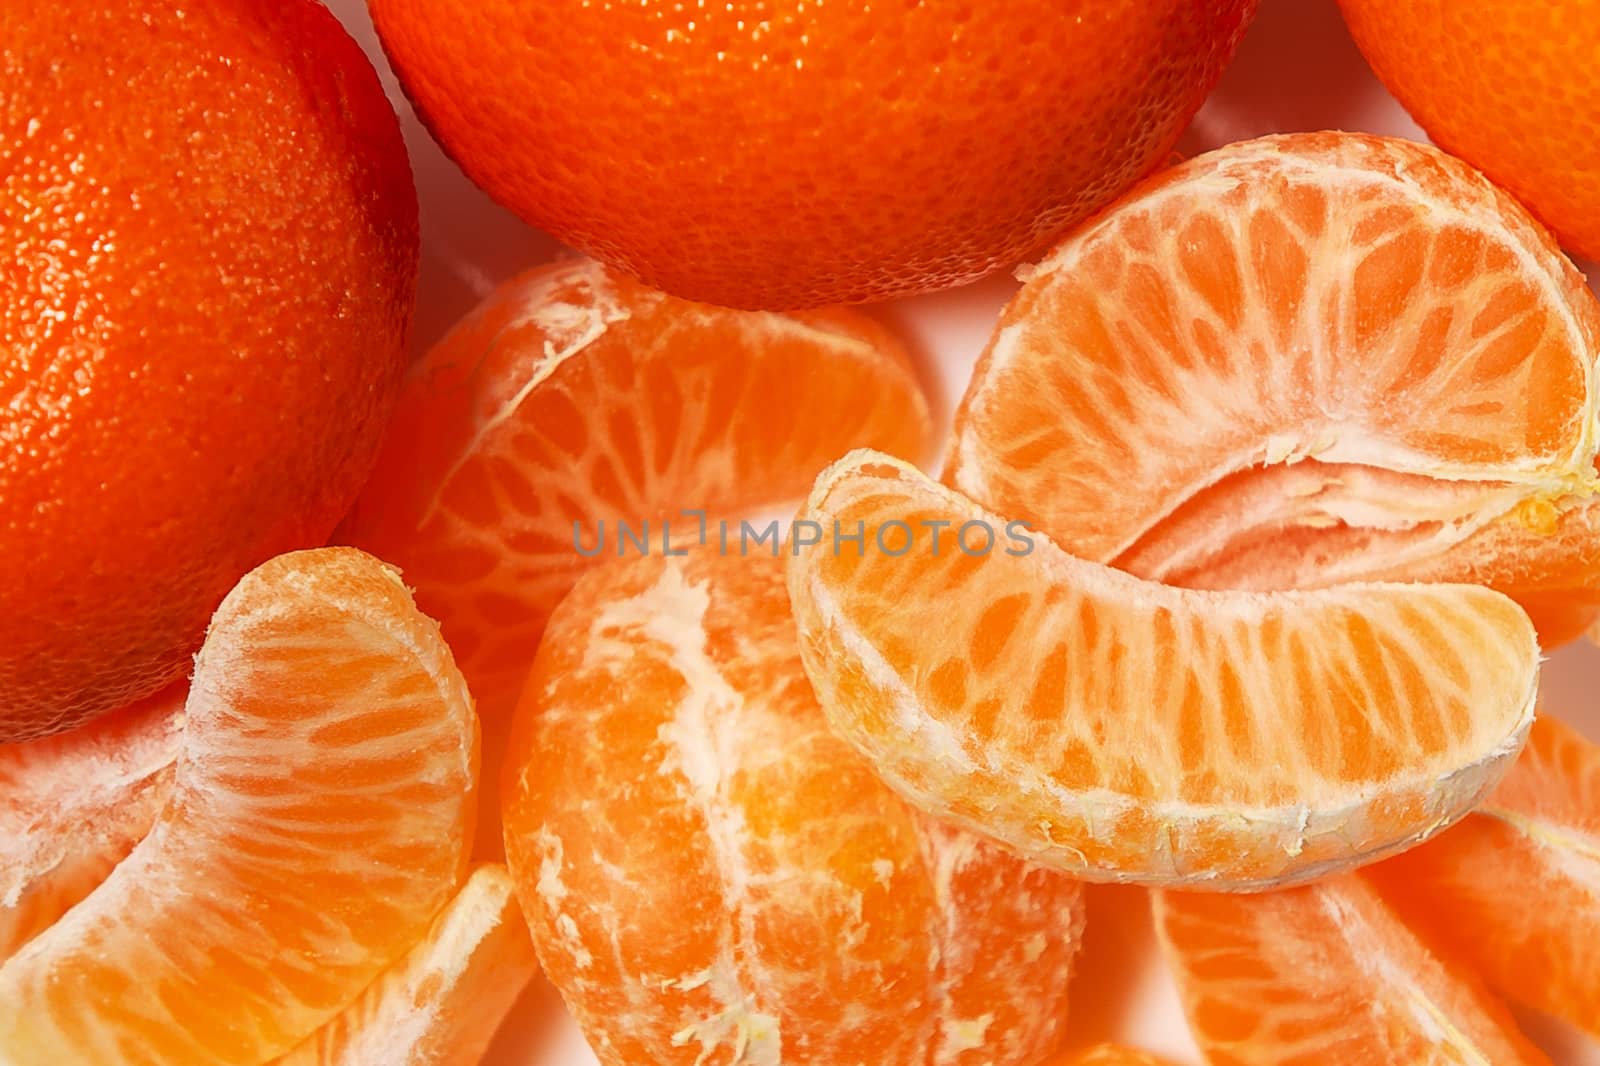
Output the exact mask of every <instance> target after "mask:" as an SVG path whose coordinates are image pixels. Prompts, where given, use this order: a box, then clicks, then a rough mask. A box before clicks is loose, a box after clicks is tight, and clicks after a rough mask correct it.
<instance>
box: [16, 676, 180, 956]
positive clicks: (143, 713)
mask: <svg viewBox="0 0 1600 1066" xmlns="http://www.w3.org/2000/svg"><path fill="white" fill-rule="evenodd" d="M187 688H188V686H187V685H184V684H177V685H172V686H169V687H168V688H166V689H164V690H162V691H161V692H159V693H157V694H156V695H154V696H151V697H149V698H148V699H144V700H140V701H139V702H137V703H135V704H132V705H131V706H128V707H124V708H122V709H121V710H118V711H113V712H112V713H111V714H108V715H103V716H101V717H100V718H97V719H95V720H94V721H93V722H91V723H89V724H88V725H85V726H80V727H79V728H77V729H75V730H72V731H70V732H66V733H57V734H55V735H54V736H50V737H45V738H44V739H42V740H29V741H23V742H21V743H17V744H4V745H0V962H3V961H4V960H5V959H7V958H9V957H10V956H11V955H12V954H13V953H14V952H15V951H16V950H17V949H18V948H19V947H21V946H22V945H23V944H24V943H26V942H27V941H28V940H30V939H32V937H33V936H34V935H35V934H37V933H38V932H39V931H40V930H42V929H44V928H46V927H47V926H49V925H50V923H52V922H54V921H55V920H56V919H57V918H59V917H61V915H62V914H64V913H66V911H67V908H69V907H71V906H72V905H73V904H74V903H77V902H78V901H79V900H80V899H82V898H83V897H84V896H87V895H88V894H89V892H90V891H91V890H92V889H93V888H94V886H96V885H98V884H99V883H100V882H101V881H103V880H105V878H106V875H107V874H109V873H110V872H111V868H112V867H114V866H115V865H116V864H117V863H119V862H121V861H122V859H123V858H124V857H125V856H126V855H127V854H128V853H129V852H130V851H132V850H133V847H134V845H135V844H137V843H138V842H139V841H140V840H142V839H144V836H145V834H146V833H148V832H149V831H150V827H151V826H152V825H154V824H155V820H156V816H157V815H158V814H160V813H161V808H162V807H163V806H165V805H166V802H167V795H168V793H169V792H170V791H171V789H172V768H173V764H174V762H175V761H176V760H177V757H178V749H179V747H180V746H181V744H182V738H183V723H184V718H183V698H184V693H185V692H186V691H187Z"/></svg>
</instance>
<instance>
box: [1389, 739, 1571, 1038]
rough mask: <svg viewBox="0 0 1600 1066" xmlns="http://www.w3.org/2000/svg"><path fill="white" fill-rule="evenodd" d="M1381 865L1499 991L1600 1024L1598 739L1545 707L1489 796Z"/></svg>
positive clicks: (1394, 894)
mask: <svg viewBox="0 0 1600 1066" xmlns="http://www.w3.org/2000/svg"><path fill="white" fill-rule="evenodd" d="M1372 875H1373V877H1374V878H1375V879H1376V880H1377V882H1378V884H1379V886H1380V887H1381V888H1383V890H1384V891H1385V892H1386V893H1387V894H1388V896H1389V898H1390V899H1391V900H1392V901H1394V903H1395V904H1396V905H1397V906H1398V908H1399V910H1400V912H1401V913H1402V914H1403V915H1405V917H1406V918H1407V920H1409V921H1412V922H1413V923H1415V924H1416V925H1417V926H1418V927H1419V928H1421V929H1424V930H1425V931H1427V932H1428V933H1429V934H1430V935H1432V936H1433V937H1434V938H1436V939H1437V941H1438V942H1440V943H1442V944H1444V945H1446V946H1447V947H1448V948H1449V950H1450V951H1451V952H1452V953H1454V954H1456V955H1457V956H1459V957H1460V958H1462V959H1464V960H1465V961H1467V962H1470V963H1471V964H1472V966H1473V968H1474V969H1476V970H1477V971H1478V972H1479V973H1480V974H1482V975H1483V976H1484V978H1485V980H1487V981H1488V983H1489V984H1490V985H1491V986H1492V987H1494V988H1495V989H1496V990H1497V991H1498V992H1500V994H1502V995H1504V996H1506V997H1507V998H1509V999H1514V1000H1517V1001H1519V1002H1522V1003H1526V1004H1527V1005H1529V1006H1531V1007H1535V1008H1537V1009H1539V1010H1543V1011H1547V1012H1548V1013H1551V1014H1555V1015H1558V1016H1560V1017H1563V1018H1565V1019H1567V1020H1568V1021H1570V1022H1572V1023H1573V1024H1575V1025H1578V1026H1580V1027H1582V1028H1585V1029H1587V1030H1589V1031H1590V1032H1591V1033H1595V1034H1597V1035H1600V745H1595V744H1592V743H1590V742H1589V741H1587V740H1585V739H1584V738H1583V737H1582V736H1580V735H1579V734H1577V733H1576V732H1574V731H1573V730H1572V729H1570V728H1569V727H1567V726H1565V725H1563V724H1562V723H1561V722H1560V721H1558V720H1557V719H1554V718H1551V717H1550V716H1549V715H1541V716H1540V717H1539V718H1537V719H1535V720H1534V723H1533V730H1532V732H1530V733H1529V736H1528V746H1527V747H1526V748H1525V749H1524V750H1523V753H1522V755H1521V757H1520V758H1518V760H1517V762H1516V764H1515V765H1514V766H1513V767H1512V768H1511V771H1510V773H1508V774H1507V775H1506V777H1505V780H1503V781H1501V782H1500V786H1499V787H1498V788H1497V789H1495V791H1494V793H1493V794H1492V795H1491V796H1490V797H1489V799H1488V801H1487V802H1485V803H1484V804H1483V805H1482V806H1481V807H1479V808H1478V809H1477V811H1476V812H1475V813H1473V814H1472V815H1471V816H1470V817H1468V818H1466V819H1465V820H1464V821H1463V822H1462V823H1461V824H1460V825H1458V826H1456V827H1455V828H1453V829H1451V830H1450V831H1449V832H1448V833H1444V834H1442V835H1441V836H1440V837H1439V838H1438V839H1437V840H1433V841H1430V842H1429V843H1428V844H1427V845H1426V846H1424V847H1421V848H1418V849H1416V850H1415V851H1412V852H1408V853H1407V854H1405V855H1402V856H1400V857H1399V858H1397V859H1395V860H1394V861H1392V862H1386V863H1383V864H1381V865H1379V866H1376V867H1374V868H1373V870H1372Z"/></svg>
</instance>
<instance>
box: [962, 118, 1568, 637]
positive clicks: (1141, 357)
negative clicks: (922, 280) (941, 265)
mask: <svg viewBox="0 0 1600 1066" xmlns="http://www.w3.org/2000/svg"><path fill="white" fill-rule="evenodd" d="M1597 355H1600V302H1597V300H1596V298H1595V296H1594V295H1593V294H1592V293H1591V292H1590V291H1589V290H1588V288H1587V287H1585V285H1584V282H1583V278H1582V276H1581V275H1579V274H1578V272H1577V271H1576V270H1575V269H1574V268H1573V266H1572V264H1571V263H1570V262H1568V261H1567V260H1566V259H1565V258H1564V257H1563V256H1562V255H1561V253H1560V251H1559V250H1558V249H1557V248H1556V247H1555V245H1554V243H1553V242H1552V241H1551V240H1550V238H1549V236H1548V234H1546V233H1545V232H1544V231H1543V230H1542V229H1541V228H1540V227H1539V226H1538V224H1537V223H1535V222H1534V221H1533V220H1532V219H1531V218H1529V217H1528V215H1527V213H1526V212H1525V211H1524V210H1522V208H1520V207H1519V206H1518V205H1517V204H1516V203H1515V202H1514V201H1512V200H1511V199H1510V198H1509V197H1508V196H1506V195H1505V194H1504V193H1502V192H1500V191H1499V190H1497V189H1495V188H1494V186H1492V185H1491V184H1490V183H1489V182H1488V181H1487V180H1485V179H1484V178H1483V177H1482V175H1479V174H1477V173H1476V172H1474V171H1472V170H1471V169H1469V168H1468V167H1466V166H1464V165H1462V164H1461V163H1460V162H1458V161H1456V160H1453V159H1451V158H1449V157H1448V156H1445V155H1443V154H1442V153H1440V152H1438V151H1436V150H1434V149H1432V148H1429V147H1427V146H1424V145H1420V144H1413V143H1410V142H1406V141H1399V140H1393V139H1388V138H1382V137H1373V136H1368V135H1365V134H1334V133H1320V134H1290V135H1285V136H1278V137H1266V138H1262V139H1260V140H1256V141H1247V142H1243V143H1240V144H1235V145H1230V146H1228V147H1226V148H1222V149H1219V150H1218V151H1215V152H1209V153H1206V154H1205V155H1202V156H1199V157H1197V158H1195V159H1192V160H1189V161H1188V162H1186V163H1183V164H1181V165H1180V166H1177V167H1175V168H1173V169H1171V170H1168V171H1166V172H1164V173H1163V174H1161V175H1159V176H1157V177H1155V178H1153V179H1152V180H1150V181H1149V182H1147V183H1146V184H1144V185H1142V186H1141V187H1139V188H1138V189H1136V190H1135V191H1133V192H1132V193H1130V194H1129V195H1128V196H1127V197H1125V198H1124V199H1123V200H1122V201H1120V202H1119V203H1118V204H1116V205H1115V206H1113V207H1112V208H1110V209H1109V210H1108V211H1107V212H1105V213H1104V214H1103V215H1101V216H1100V217H1099V218H1098V219H1097V220H1095V221H1094V222H1092V223H1091V224H1089V225H1086V226H1084V227H1083V228H1082V229H1080V230H1078V231H1077V232H1076V233H1074V234H1072V235H1071V236H1070V237H1068V239H1067V240H1066V241H1064V242H1063V243H1062V244H1061V245H1060V246H1059V247H1058V248H1057V249H1056V250H1055V251H1054V252H1053V253H1052V254H1051V255H1050V256H1049V257H1048V258H1047V259H1046V260H1045V261H1044V262H1042V263H1041V264H1040V265H1039V266H1038V267H1036V268H1034V269H1033V270H1032V271H1031V272H1030V274H1029V277H1028V280H1027V283H1026V284H1025V285H1024V286H1023V288H1022V290H1021V292H1019V293H1018V295H1017V297H1016V298H1015V299H1014V300H1013V301H1012V303H1011V304H1010V306H1009V307H1008V308H1007V309H1006V310H1005V312H1004V314H1003V315H1002V318H1001V322H1000V324H999V327H998V328H997V330H996V332H995V334H994V337H993V339H992V340H991V342H990V344H989V347H988V349H987V350H986V351H985V353H984V355H983V357H982V358H981V359H980V361H979V363H978V366H977V368H976V369H975V371H974V373H973V377H972V381H971V384H970V385H969V387H968V389H967V393H966V395H965V397H964V398H963V400H962V403H961V408H960V410H959V412H958V413H957V416H956V420H955V433H954V436H953V438H952V441H951V444H950V446H949V453H948V463H947V467H946V472H945V479H946V480H947V481H949V482H950V483H951V484H952V485H954V486H955V487H957V488H959V489H960V490H961V491H962V492H964V493H966V494H968V495H970V496H972V497H973V498H974V499H976V500H978V501H979V502H981V503H982V504H983V505H984V506H986V507H989V508H990V509H992V510H995V511H998V512H1000V513H1002V514H1005V515H1008V516H1010V517H1013V518H1025V519H1028V520H1030V521H1032V522H1033V523H1034V524H1035V525H1037V526H1038V527H1039V528H1041V529H1043V530H1045V531H1047V532H1048V533H1049V534H1050V535H1051V537H1052V538H1054V539H1055V540H1056V542H1057V543H1059V544H1060V545H1061V546H1062V547H1064V548H1065V549H1066V550H1068V551H1070V552H1072V553H1073V554H1075V555H1079V556H1082V557H1083V558H1087V559H1091V560H1094V561H1097V562H1104V563H1108V564H1111V565H1113V566H1117V567H1119V568H1121V569H1125V570H1128V571H1130V572H1132V573H1135V574H1138V575H1139V576H1141V577H1147V578H1150V579H1152V580H1160V581H1163V582H1166V583H1169V584H1180V585H1187V586H1192V587H1200V588H1253V589H1285V588H1310V587H1320V586H1326V585H1332V584H1337V583H1341V582H1349V581H1358V580H1404V581H1433V582H1450V581H1462V582H1468V583H1472V584H1483V585H1488V586H1490V587H1493V588H1496V589H1499V590H1501V591H1503V592H1505V593H1507V594H1508V595H1511V596H1512V597H1513V598H1515V599H1517V600H1518V602H1519V603H1521V604H1522V605H1523V606H1524V607H1525V608H1526V609H1528V611H1529V613H1530V614H1531V615H1532V616H1533V618H1534V621H1535V623H1536V625H1537V626H1538V628H1539V632H1540V636H1541V638H1542V641H1543V643H1544V644H1545V646H1547V647H1549V646H1553V645H1554V644H1557V643H1560V642H1562V641H1564V640H1568V639H1571V638H1572V637H1574V636H1576V635H1578V634H1579V633H1581V632H1582V630H1583V629H1584V628H1585V627H1586V626H1587V625H1588V624H1589V623H1590V621H1592V620H1593V619H1594V617H1595V615H1596V612H1597V611H1600V501H1597V499H1596V450H1597V448H1600V378H1597V374H1596V359H1597Z"/></svg>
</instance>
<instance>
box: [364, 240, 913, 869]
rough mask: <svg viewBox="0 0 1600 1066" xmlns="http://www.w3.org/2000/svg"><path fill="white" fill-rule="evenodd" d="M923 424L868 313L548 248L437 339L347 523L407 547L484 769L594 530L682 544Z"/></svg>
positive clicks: (409, 569) (893, 353)
mask: <svg viewBox="0 0 1600 1066" xmlns="http://www.w3.org/2000/svg"><path fill="white" fill-rule="evenodd" d="M930 434H931V421H930V418H929V414H928V406H927V402H926V401H925V399H924V398H923V395H922V392H921V390H920V388H919V387H918V384H917V380H916V377H915V375H914V374H913V373H912V370H911V367H910V363H909V360H908V358H907V356H906V354H905V351H904V350H903V349H902V347H901V346H900V344H899V343H898V342H897V341H896V340H895V339H894V338H893V337H892V336H890V335H889V334H888V333H887V332H885V331H884V330H883V329H882V328H881V327H879V326H878V325H876V324H875V323H874V322H872V321H871V320H870V319H867V318H865V317H863V316H861V315H859V314H856V313H853V312H846V311H818V312H811V313H804V314H784V315H780V314H768V313H762V312H745V311H730V310H726V309H724V308H717V307H711V306H708V305H704V304H696V303H690V302H688V301H685V300H680V299H676V298H674V297H670V296H666V295H664V294H662V293H659V292H656V291H654V290H652V289H648V288H645V287H644V286H642V285H640V284H638V283H637V282H635V281H633V280H631V279H629V278H628V277H626V276H625V275H623V274H620V273H618V272H616V271H613V270H610V269H609V268H607V267H603V266H601V265H600V264H598V263H594V262H590V261H586V260H578V261H573V262H566V263H560V264H555V265H552V266H546V267H541V268H539V269H537V270H534V271H531V272H529V273H527V274H524V275H522V276H521V277H519V278H516V279H514V280H512V281H510V282H508V283H506V284H505V285H503V286H501V288H500V289H498V290H497V291H496V292H495V293H494V294H492V295H491V296H490V297H489V299H488V300H487V301H486V302H485V303H484V304H483V305H482V306H481V307H479V308H478V310H477V311H475V312H474V313H473V314H471V315H470V316H468V317H467V318H466V319H465V320H464V321H463V322H462V323H461V324H459V325H458V326H457V327H456V328H455V329H454V330H453V331H452V332H451V333H450V334H449V335H448V336H447V337H445V338H444V339H443V340H442V341H440V342H439V344H438V345H437V346H436V347H435V348H434V349H433V350H432V351H431V352H429V353H428V355H427V357H426V359H425V360H424V361H423V363H422V364H421V365H420V366H419V367H418V368H417V369H416V371H415V372H414V373H413V374H412V376H411V378H410V379H409V380H408V381H407V383H406V385H405V388H404V390H403V392H402V396H401V400H400V407H399V412H398V414H397V415H396V417H395V421H394V423H393V424H392V427H391V429H390V432H389V435H388V438H387V440H386V442H385V444H384V448H383V452H382V455H381V456H380V458H379V461H378V468H377V472H376V474H375V475H374V476H373V479H372V481H371V483H370V484H369V485H368V487H367V489H366V491H365V493H364V494H363V495H362V497H361V499H360V500H359V501H358V503H357V504H356V508H355V511H354V512H353V513H352V515H351V516H350V518H349V519H348V521H347V523H346V525H345V527H344V529H343V537H344V538H345V539H346V540H348V541H349V542H350V543H353V544H355V545H357V546H359V547H362V548H365V549H367V550H369V551H371V552H373V553H374V554H376V555H378V556H380V557H381V558H384V559H388V560H390V561H392V562H394V563H395V564H397V565H399V566H400V567H402V568H403V569H404V571H405V573H406V577H407V579H408V580H409V581H411V582H412V583H413V584H414V585H415V586H416V590H417V602H418V603H420V604H421V605H422V607H423V609H424V610H426V611H427V612H428V613H429V614H431V615H433V616H434V617H435V618H438V619H439V620H440V624H441V626H442V627H443V629H444V633H445V636H446V638H447V639H448V640H449V641H450V646H451V647H452V648H453V649H454V650H455V653H456V655H457V656H458V658H459V661H460V663H461V668H462V671H463V672H464V673H465V674H466V676H467V680H468V682H469V684H470V685H471V687H472V691H473V694H474V695H475V696H476V697H477V699H478V702H479V706H480V711H481V713H482V716H483V721H484V728H485V744H486V752H485V761H486V763H487V764H488V766H489V768H490V775H491V777H490V780H491V786H490V787H491V789H492V788H493V782H494V781H495V780H496V774H495V770H496V766H497V763H498V761H499V759H498V755H499V751H500V750H501V749H502V747H503V743H502V741H501V735H502V733H503V732H504V730H505V728H506V726H507V724H508V723H509V720H510V717H511V714H512V712H513V711H514V710H515V707H516V699H517V695H518V693H519V692H520V691H521V688H522V682H523V679H524V678H525V677H526V676H527V671H528V665H529V663H531V662H532V661H533V652H534V648H535V647H536V646H537V644H538V642H539V635H540V632H541V631H542V630H543V628H544V623H545V619H546V617H547V616H548V615H549V612H550V610H551V608H553V607H554V606H555V604H556V602H557V601H558V600H559V599H560V598H561V597H562V596H563V595H564V594H565V593H566V591H567V589H568V588H569V587H571V585H572V582H573V581H574V580H575V579H576V578H577V576H578V575H579V574H580V573H581V572H582V571H583V570H584V569H585V568H586V567H587V566H588V565H590V564H591V563H592V562H593V560H592V559H589V558H586V557H585V555H584V554H583V552H589V553H593V552H594V551H595V550H596V548H597V547H599V546H600V544H601V541H600V538H601V535H602V533H603V535H604V541H603V551H602V554H605V555H612V556H614V555H617V554H620V553H621V552H623V551H632V552H635V553H637V551H638V550H639V549H638V547H637V545H633V546H630V544H631V543H632V542H627V541H624V540H623V539H622V536H621V532H620V530H619V528H618V525H617V523H619V522H625V523H627V524H628V526H629V528H630V530H632V531H633V533H634V534H635V535H637V534H638V533H639V532H640V527H641V526H642V525H644V524H646V523H648V529H647V530H645V538H646V539H647V540H648V542H649V544H650V548H649V550H650V551H661V550H664V548H665V547H666V542H667V541H670V546H671V548H672V550H679V549H681V548H682V547H684V546H687V545H690V544H692V543H694V542H695V540H697V539H699V536H700V534H701V532H702V529H705V531H706V532H707V533H708V534H709V537H710V538H713V539H715V538H716V537H717V530H716V528H715V527H714V526H713V527H710V528H705V527H703V526H702V522H705V521H709V520H711V519H714V518H715V517H716V516H718V515H726V514H731V513H736V512H740V511H744V510H751V509H756V508H761V507H766V506H770V505H772V504H775V503H779V502H784V501H789V500H795V499H798V498H800V497H801V496H803V495H805V492H806V489H807V487H808V486H809V485H810V481H811V478H812V477H813V476H814V475H815V473H816V471H817V470H818V469H820V468H821V467H822V465H823V464H824V463H827V462H829V461H830V460H832V459H835V458H837V457H838V456H840V455H842V454H843V453H844V452H846V451H847V450H849V449H850V448H851V447H854V446H857V445H869V446H872V447H877V448H882V449H885V450H888V451H891V452H894V453H897V454H902V455H906V456H909V457H912V458H916V457H920V456H921V454H922V453H923V452H924V451H925V450H926V449H927V447H928V446H929V442H930ZM686 508H687V509H695V510H699V511H701V512H702V516H701V518H700V519H698V520H697V519H696V518H695V517H693V516H692V515H685V514H681V513H680V512H681V511H683V510H684V509H686ZM664 521H665V523H666V524H664ZM580 548H581V549H582V550H581V551H580ZM498 813H499V812H498V807H497V806H493V805H491V808H490V810H489V811H487V812H486V815H487V817H489V818H490V819H492V818H493V817H495V816H497V815H498ZM492 828H493V827H492V826H486V829H492ZM494 840H495V841H497V840H498V833H497V832H496V833H494ZM493 842H494V841H489V842H486V843H493Z"/></svg>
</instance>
